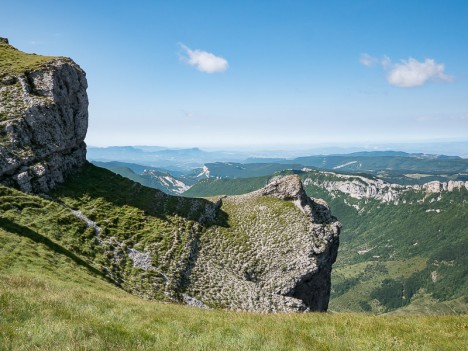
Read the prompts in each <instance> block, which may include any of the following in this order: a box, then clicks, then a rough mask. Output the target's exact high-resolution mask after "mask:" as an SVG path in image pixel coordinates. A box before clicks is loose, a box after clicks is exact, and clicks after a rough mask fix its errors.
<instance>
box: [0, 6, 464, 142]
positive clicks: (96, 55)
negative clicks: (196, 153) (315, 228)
mask: <svg viewBox="0 0 468 351" xmlns="http://www.w3.org/2000/svg"><path fill="white" fill-rule="evenodd" d="M0 9H1V13H2V16H1V21H0V36H3V37H7V38H8V39H9V41H10V44H12V45H13V46H15V47H17V48H19V49H21V50H22V51H25V52H34V53H37V54H44V55H60V56H68V57H71V58H73V59H74V60H75V62H77V63H78V64H79V65H80V66H81V67H82V68H83V69H84V70H85V71H86V73H87V80H88V85H89V87H88V96H89V101H90V105H89V129H88V134H87V138H86V142H87V143H88V145H93V146H110V145H164V146H171V147H192V146H197V147H208V148H209V147H212V148H231V147H232V148H235V147H246V146H249V147H258V148H288V147H304V146H308V145H321V144H328V145H332V144H343V143H348V144H353V143H354V144H364V143H383V142H385V143H402V142H403V143H405V142H410V143H411V142H415V143H416V142H427V141H429V142H430V141H437V142H440V141H467V140H468V20H467V18H468V1H464V0H462V1H450V0H445V1H430V0H427V1H422V0H421V1H416V0H415V1H407V0H406V1H398V0H391V1H384V0H382V1H377V0H373V1H371V0H368V1H364V0H363V1H345V0H343V1H314V0H306V1H299V0H297V1H296V0H287V1H275V0H256V1H244V0H237V1H204V0H198V1H180V0H171V1H119V0H113V1H104V0H103V1H88V0H80V1H69V0H61V1H50V0H41V1H33V0H29V1H27V0H25V1H22V0H15V1H10V0H8V1H7V0H0Z"/></svg>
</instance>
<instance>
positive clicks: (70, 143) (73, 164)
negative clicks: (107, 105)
mask: <svg viewBox="0 0 468 351" xmlns="http://www.w3.org/2000/svg"><path fill="white" fill-rule="evenodd" d="M86 88H87V82H86V77H85V73H84V71H83V70H82V69H81V68H80V67H79V66H78V65H77V64H76V63H74V62H73V61H72V60H70V59H68V58H62V57H44V56H38V55H34V54H25V53H23V52H21V51H18V50H16V49H15V48H14V47H12V46H11V45H9V44H8V41H7V40H6V39H3V40H0V182H1V183H3V184H7V185H10V186H15V187H18V188H19V189H21V190H22V191H26V192H47V191H48V190H50V189H51V188H53V187H54V186H55V185H56V184H57V183H60V182H63V180H64V176H65V175H67V174H68V173H70V172H71V171H73V170H74V169H76V168H78V167H79V166H81V165H83V164H84V162H85V161H86V145H85V143H84V138H85V136H86V131H87V126H88V97H87V94H86Z"/></svg>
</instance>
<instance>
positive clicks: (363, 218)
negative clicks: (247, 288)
mask: <svg viewBox="0 0 468 351" xmlns="http://www.w3.org/2000/svg"><path fill="white" fill-rule="evenodd" d="M301 177H302V179H303V182H304V184H305V190H306V191H307V192H308V194H309V195H314V196H318V197H321V198H323V199H325V200H326V201H327V202H328V203H329V205H330V206H331V208H332V209H333V211H334V213H336V214H337V215H338V216H339V218H340V220H341V222H342V224H343V229H342V234H341V240H342V244H341V247H340V254H339V256H338V260H337V263H336V265H335V269H334V272H333V275H332V282H333V285H332V295H331V302H330V307H331V308H332V309H333V310H338V311H373V312H377V313H383V312H389V311H401V312H403V311H406V312H423V313H452V312H466V311H467V309H468V307H467V306H468V301H467V300H466V299H467V298H468V295H467V291H468V281H467V276H468V272H467V270H466V267H467V266H468V262H467V260H466V255H465V254H464V248H465V247H467V245H468V232H467V229H466V228H467V227H466V213H467V209H468V191H467V190H466V187H465V183H460V182H458V183H457V182H451V183H438V182H433V183H427V184H426V185H423V186H411V187H407V186H400V185H396V184H393V185H392V184H388V183H385V182H383V181H382V180H379V179H376V178H369V177H363V176H357V175H345V174H338V173H333V172H320V171H310V172H303V174H302V175H301ZM270 178H271V177H260V178H249V179H222V180H216V179H210V180H206V181H203V182H199V183H197V184H196V185H194V186H193V187H192V188H191V189H190V190H189V191H190V194H191V195H192V196H214V195H217V194H218V195H219V194H241V193H242V192H245V191H251V190H252V189H254V188H256V187H257V188H260V187H262V186H263V183H265V182H268V180H269V179H270ZM444 184H445V185H444ZM449 190H450V191H449Z"/></svg>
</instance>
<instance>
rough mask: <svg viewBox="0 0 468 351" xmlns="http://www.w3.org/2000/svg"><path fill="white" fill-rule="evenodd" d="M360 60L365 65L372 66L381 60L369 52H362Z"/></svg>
mask: <svg viewBox="0 0 468 351" xmlns="http://www.w3.org/2000/svg"><path fill="white" fill-rule="evenodd" d="M359 62H360V63H361V64H362V65H364V66H367V67H371V66H374V65H376V64H377V63H378V62H379V60H378V59H377V58H376V57H373V56H371V55H369V54H366V53H364V54H361V57H360V58H359Z"/></svg>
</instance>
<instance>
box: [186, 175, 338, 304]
mask: <svg viewBox="0 0 468 351" xmlns="http://www.w3.org/2000/svg"><path fill="white" fill-rule="evenodd" d="M271 198H276V199H275V200H270V199H271ZM277 199H279V200H277ZM291 205H292V206H291ZM223 209H225V210H226V211H227V212H228V215H229V218H230V220H232V222H233V223H235V227H234V226H233V227H231V228H227V229H226V231H225V230H223V229H222V228H212V229H211V230H209V231H208V232H207V233H206V234H204V235H202V236H201V237H200V244H199V247H200V249H199V252H198V253H197V260H196V263H195V265H194V267H193V268H192V270H191V274H190V277H189V280H190V285H189V286H188V288H187V290H186V291H187V292H188V293H189V294H190V296H195V297H196V298H197V299H200V300H202V301H204V303H205V304H207V305H209V306H211V305H215V306H222V307H225V308H229V309H233V310H249V311H257V312H301V311H303V312H304V311H325V310H327V308H328V300H329V297H330V276H331V269H332V264H333V263H334V262H335V259H336V256H337V252H338V245H339V232H340V227H341V225H340V223H339V222H338V221H337V220H336V218H334V217H333V216H332V215H331V214H330V211H329V209H328V206H327V205H326V203H325V202H324V201H323V200H319V199H311V198H309V197H308V196H307V194H306V193H305V191H304V189H303V187H302V183H301V181H300V179H299V177H298V176H295V175H293V176H286V177H283V178H280V179H275V180H273V181H272V182H271V183H269V184H268V185H267V186H266V187H264V188H263V189H260V190H257V191H254V192H252V193H249V194H245V195H238V196H227V197H224V198H223V199H222V205H221V210H223Z"/></svg>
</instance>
